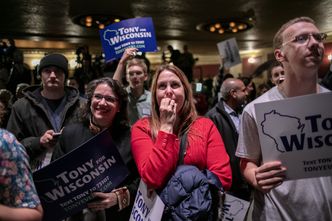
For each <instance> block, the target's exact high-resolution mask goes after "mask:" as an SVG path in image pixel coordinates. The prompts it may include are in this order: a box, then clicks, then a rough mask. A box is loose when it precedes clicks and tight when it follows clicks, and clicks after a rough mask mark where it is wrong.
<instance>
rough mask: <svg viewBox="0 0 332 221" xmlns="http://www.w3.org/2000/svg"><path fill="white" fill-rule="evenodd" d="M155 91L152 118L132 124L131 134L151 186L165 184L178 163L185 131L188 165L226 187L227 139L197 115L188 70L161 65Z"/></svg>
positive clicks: (141, 171) (228, 179)
mask: <svg viewBox="0 0 332 221" xmlns="http://www.w3.org/2000/svg"><path fill="white" fill-rule="evenodd" d="M151 95H152V96H151V99H152V105H151V106H152V116H151V117H148V118H142V119H140V120H138V121H137V122H136V124H134V125H133V127H132V138H131V145H132V153H133V157H134V159H135V162H136V165H137V167H138V172H139V174H140V176H141V178H142V179H143V181H144V182H145V183H146V184H147V186H148V187H150V188H154V189H160V188H162V187H164V186H165V184H166V183H167V181H168V180H169V178H170V177H171V175H172V174H173V173H174V172H175V170H176V167H177V162H178V158H179V147H180V139H181V135H182V134H184V133H185V132H187V134H188V135H187V145H186V150H185V156H184V164H185V165H194V166H196V167H197V168H199V169H200V170H203V169H208V170H210V171H211V172H213V173H214V174H215V175H216V176H218V178H219V180H220V181H221V183H222V185H223V188H224V189H225V190H228V189H229V188H230V186H231V182H232V175H231V168H230V164H229V157H228V155H227V153H226V150H225V147H224V142H223V140H222V138H221V136H220V133H219V132H218V130H217V128H216V127H215V125H214V124H213V122H212V121H211V120H210V119H207V118H203V117H198V116H197V114H196V110H195V105H194V100H193V93H192V90H191V85H190V84H189V82H188V80H187V78H186V77H185V75H184V73H183V72H182V71H181V70H180V69H179V68H177V67H176V66H174V65H168V64H167V65H162V66H160V67H159V69H158V70H157V71H156V74H155V75H154V77H153V81H152V86H151Z"/></svg>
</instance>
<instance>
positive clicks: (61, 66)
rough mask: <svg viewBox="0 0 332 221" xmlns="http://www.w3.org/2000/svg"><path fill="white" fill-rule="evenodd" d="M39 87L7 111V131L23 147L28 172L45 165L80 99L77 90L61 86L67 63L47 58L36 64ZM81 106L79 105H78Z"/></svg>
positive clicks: (75, 117) (30, 89)
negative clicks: (29, 167)
mask: <svg viewBox="0 0 332 221" xmlns="http://www.w3.org/2000/svg"><path fill="white" fill-rule="evenodd" d="M38 74H39V75H41V81H42V85H41V86H39V85H38V86H30V87H28V88H26V89H25V90H24V92H23V94H24V97H23V98H21V99H19V100H17V101H16V102H15V103H14V105H13V107H12V111H11V115H10V117H9V120H8V124H7V129H8V130H9V131H11V132H12V133H13V134H14V135H15V136H16V137H17V139H18V140H19V141H20V142H21V143H22V144H23V145H24V147H25V148H26V150H27V153H28V154H29V157H30V164H31V167H32V170H37V169H40V168H41V167H44V166H46V165H48V164H49V163H50V161H51V158H52V153H53V150H54V148H55V147H56V145H58V143H57V137H56V136H58V135H57V134H59V133H61V130H62V128H63V127H65V126H66V125H68V124H70V123H73V122H75V121H77V120H78V112H79V108H80V98H79V92H78V90H77V89H75V88H72V87H66V86H65V79H66V77H67V76H68V60H67V58H66V57H65V56H63V55H62V54H49V55H46V56H45V57H43V58H42V59H41V61H40V64H39V69H38ZM82 102H83V101H82Z"/></svg>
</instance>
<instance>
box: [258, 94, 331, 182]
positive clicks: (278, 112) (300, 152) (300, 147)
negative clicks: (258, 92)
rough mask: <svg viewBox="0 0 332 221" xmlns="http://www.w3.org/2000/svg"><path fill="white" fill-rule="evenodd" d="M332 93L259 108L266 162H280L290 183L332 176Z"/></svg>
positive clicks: (302, 97) (288, 100)
mask: <svg viewBox="0 0 332 221" xmlns="http://www.w3.org/2000/svg"><path fill="white" fill-rule="evenodd" d="M331 101H332V93H331V92H328V93H321V94H312V95H305V96H300V97H294V98H288V99H284V100H279V101H271V102H266V103H259V104H255V110H256V118H257V127H258V132H259V139H260V144H261V148H262V157H263V162H268V161H274V160H280V161H281V162H282V164H283V165H284V166H285V167H286V168H287V173H286V178H287V179H301V178H309V177H321V176H331V175H332V112H331V110H332V102H331Z"/></svg>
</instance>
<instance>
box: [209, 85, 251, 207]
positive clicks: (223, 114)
mask: <svg viewBox="0 0 332 221" xmlns="http://www.w3.org/2000/svg"><path fill="white" fill-rule="evenodd" d="M220 93H221V99H220V100H219V102H218V103H217V104H216V105H215V106H214V107H213V108H212V109H211V110H210V111H209V112H208V113H207V114H206V116H207V117H209V118H210V119H211V120H212V121H213V122H214V124H215V125H216V126H217V128H218V130H219V133H220V135H221V137H222V139H223V141H224V144H225V148H226V151H227V153H228V155H229V158H230V163H231V167H232V178H233V179H232V187H231V189H230V193H231V194H232V195H234V196H236V197H238V198H241V199H244V200H247V201H249V199H250V189H249V186H248V184H247V182H246V181H245V180H244V179H243V177H242V174H241V171H240V159H239V158H238V157H236V156H235V151H236V146H237V140H238V136H239V134H238V130H239V125H240V115H241V112H242V108H243V106H244V104H245V103H246V96H247V90H246V86H245V85H244V83H243V82H242V81H241V80H240V79H236V78H227V79H226V80H225V81H224V82H223V83H222V85H221V88H220Z"/></svg>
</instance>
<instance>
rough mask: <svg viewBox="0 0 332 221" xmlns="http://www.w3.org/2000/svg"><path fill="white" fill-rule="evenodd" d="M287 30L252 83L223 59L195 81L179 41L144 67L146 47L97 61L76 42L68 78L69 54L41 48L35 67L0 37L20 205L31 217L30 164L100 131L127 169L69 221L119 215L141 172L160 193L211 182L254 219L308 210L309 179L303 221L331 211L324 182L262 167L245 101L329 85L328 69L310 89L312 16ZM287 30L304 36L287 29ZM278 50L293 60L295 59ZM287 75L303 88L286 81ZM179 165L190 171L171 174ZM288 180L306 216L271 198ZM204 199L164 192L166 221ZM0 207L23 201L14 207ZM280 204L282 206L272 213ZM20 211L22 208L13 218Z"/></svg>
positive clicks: (317, 46) (124, 213) (318, 54)
mask: <svg viewBox="0 0 332 221" xmlns="http://www.w3.org/2000/svg"><path fill="white" fill-rule="evenodd" d="M292 22H293V23H292ZM287 25H288V26H287ZM287 25H286V26H285V27H284V26H283V28H281V30H280V31H279V32H278V33H277V34H276V37H275V39H274V47H275V55H276V59H275V60H273V61H271V62H270V65H269V68H268V70H267V73H268V78H267V81H266V82H263V84H261V85H258V86H257V87H256V85H255V83H254V80H253V78H252V77H247V76H239V77H234V75H232V74H231V73H230V70H229V69H228V68H227V67H225V66H224V63H223V59H221V65H220V70H219V72H218V73H216V76H215V79H206V80H204V81H203V80H202V79H201V81H200V82H197V81H194V76H193V68H194V66H195V62H196V59H194V57H193V54H192V53H191V52H189V50H188V46H184V47H183V52H180V51H179V50H177V49H174V48H173V47H172V46H171V45H169V46H167V50H168V51H169V53H168V54H169V56H167V55H166V54H163V56H162V65H160V66H159V67H158V68H157V69H156V71H155V73H154V71H153V70H151V66H150V62H149V60H148V59H147V58H146V56H145V54H144V53H143V54H140V55H138V53H137V52H138V50H137V49H136V48H127V49H126V50H125V51H124V53H123V55H122V57H121V59H119V60H117V61H113V62H109V63H107V64H104V63H103V62H102V61H103V59H102V57H101V56H96V57H95V58H94V59H92V55H91V54H90V52H89V48H88V46H86V45H85V46H82V47H79V48H78V49H77V51H76V54H77V61H76V62H77V64H78V66H77V67H76V68H75V70H74V72H73V73H72V74H71V76H69V75H70V73H69V69H68V60H67V58H66V57H65V56H63V55H62V54H58V53H50V54H48V55H45V56H44V57H43V58H42V59H41V61H40V64H39V66H38V67H37V69H36V70H35V72H33V71H31V70H30V69H29V68H28V66H27V65H26V64H24V60H23V54H22V52H21V51H20V50H19V49H17V48H16V47H15V42H14V41H13V40H10V41H9V42H10V45H9V46H8V45H5V44H4V43H2V45H1V54H0V55H1V70H0V71H1V79H0V80H1V82H0V83H1V85H0V86H1V88H0V124H1V125H0V126H1V128H7V129H8V131H10V132H11V133H13V134H14V135H15V136H13V135H12V134H11V133H8V132H6V131H4V130H1V131H0V132H1V133H0V136H1V137H3V139H4V143H5V144H6V145H5V147H6V148H7V149H6V151H8V146H13V147H12V148H16V149H18V151H16V152H19V157H17V158H19V159H17V162H18V165H20V167H21V169H22V171H23V172H24V173H26V174H27V175H28V176H27V177H25V179H26V180H25V181H24V182H26V183H28V184H29V185H32V186H31V187H29V189H31V192H30V193H29V194H26V195H29V196H27V197H26V198H28V199H27V200H28V201H29V200H30V201H31V206H30V208H34V209H35V210H34V211H33V214H32V213H31V214H32V215H31V217H34V218H36V219H38V218H40V217H41V213H42V210H41V208H40V201H39V199H38V196H37V194H36V190H35V188H34V186H33V184H31V183H32V178H31V174H30V173H29V172H30V168H31V169H32V170H34V171H35V170H38V169H40V168H42V167H44V166H46V165H48V164H50V163H51V162H52V161H53V160H55V159H57V158H59V157H61V156H63V155H64V154H66V153H68V152H70V151H71V150H72V149H73V148H74V147H76V146H79V145H80V144H81V143H83V142H84V141H86V140H88V139H89V138H91V137H93V136H94V135H96V134H98V133H99V132H100V131H102V130H104V129H106V130H109V133H110V134H111V136H112V138H113V139H114V140H115V143H116V144H117V148H118V151H119V152H120V155H121V157H122V158H123V160H124V161H125V163H126V165H127V167H128V168H130V171H131V176H129V177H128V178H127V179H126V180H125V181H124V182H123V183H122V184H121V185H120V186H119V187H117V188H116V189H114V190H113V191H111V192H107V193H104V192H95V193H93V195H94V197H95V198H96V200H97V201H94V202H90V203H88V208H89V209H85V210H83V211H81V212H79V213H78V214H75V215H74V216H72V217H70V218H69V220H91V221H93V220H100V221H104V220H111V217H112V216H114V214H117V215H118V217H121V219H123V220H128V218H129V216H130V211H131V206H132V205H133V199H134V196H135V192H136V191H137V187H138V181H139V178H142V179H143V180H144V181H145V182H146V184H147V185H148V186H149V187H150V188H153V189H156V190H159V191H161V192H163V191H166V192H167V191H171V192H181V189H183V186H186V187H187V186H188V185H189V183H190V182H189V181H188V180H186V179H184V178H183V177H182V176H186V178H187V177H190V180H195V181H196V180H199V181H198V182H197V183H190V185H193V186H196V185H198V186H199V187H201V188H203V184H202V183H204V182H205V183H207V182H211V181H216V182H215V183H214V185H215V186H217V187H218V188H219V189H221V187H222V188H223V190H224V191H227V192H228V193H230V194H233V195H234V196H237V197H239V198H241V199H244V200H247V201H249V200H252V199H253V197H254V198H255V202H254V204H255V205H254V206H253V207H254V208H253V214H254V215H253V219H257V218H258V219H262V220H264V219H265V220H270V219H272V220H279V219H280V220H282V219H286V220H292V219H293V218H294V217H302V215H303V217H308V216H309V215H310V214H309V213H310V212H309V210H310V209H309V208H308V203H307V202H308V198H306V196H304V194H303V190H311V191H313V188H312V186H311V184H314V185H316V187H317V188H318V190H316V191H318V192H319V193H320V194H322V198H324V197H326V199H325V202H324V203H325V204H324V205H325V208H324V212H322V213H319V214H318V212H317V211H318V210H321V209H322V208H320V207H319V206H322V199H321V198H319V197H318V196H314V198H315V203H314V204H313V205H312V210H317V211H316V212H314V214H315V216H312V217H313V218H315V217H321V218H323V219H324V218H326V217H330V218H331V214H332V211H331V207H329V206H330V205H331V203H332V202H331V197H328V196H326V195H324V194H326V193H327V192H326V190H331V189H330V188H331V178H330V177H327V178H314V179H311V180H309V181H308V183H309V184H310V185H307V186H306V184H305V183H304V182H303V180H302V181H301V180H300V181H289V182H288V183H286V184H284V183H283V181H284V178H285V171H286V170H287V169H286V168H284V167H283V166H282V165H281V163H280V162H276V161H274V162H268V163H263V162H261V149H260V148H261V147H260V144H259V139H258V137H257V128H256V127H254V125H255V116H254V114H253V113H254V106H253V103H257V102H264V101H269V100H282V99H285V98H286V97H293V96H299V95H304V94H310V93H316V92H317V93H321V92H327V91H328V90H327V89H325V88H324V87H326V88H329V89H331V71H330V72H329V73H327V74H326V75H325V77H324V79H323V80H322V81H321V84H322V85H323V86H324V87H322V86H318V87H317V85H316V84H317V83H318V82H316V80H317V70H318V67H319V64H320V62H321V59H322V53H323V50H324V47H323V40H324V39H325V37H326V35H324V33H319V32H318V29H317V28H316V27H315V25H314V22H313V21H312V20H311V19H309V18H306V17H305V18H298V19H295V20H292V21H291V22H290V23H287ZM297 26H299V27H301V28H303V30H305V31H307V32H305V33H304V32H303V33H302V31H301V30H302V29H296V30H295V28H294V27H297ZM293 29H294V30H293ZM290 30H291V31H293V32H296V31H297V32H299V36H300V37H298V36H295V37H294V38H293V39H290V40H288V41H284V40H283V37H285V36H283V33H284V32H285V33H288V32H290ZM293 32H291V33H293ZM287 36H288V35H287ZM287 36H286V37H287ZM280 39H281V40H280ZM304 43H306V46H304ZM290 44H294V45H295V46H296V47H299V48H297V50H299V55H298V56H299V57H301V56H302V54H301V52H302V51H301V50H304V49H303V48H307V50H309V51H311V55H312V57H314V58H312V61H311V60H310V62H312V63H313V64H312V66H311V67H306V66H305V65H307V63H310V62H307V63H304V65H302V66H301V65H294V64H296V62H300V61H298V60H296V59H295V58H294V57H296V56H295V55H294V54H293V51H292V50H295V49H294V48H293V47H291V46H289V45H290ZM295 46H294V47H295ZM285 54H286V55H285ZM286 57H287V58H290V59H294V60H292V62H293V63H290V62H289V60H288V59H286ZM302 72H303V73H308V74H311V75H310V76H311V80H312V82H311V81H310V82H309V81H306V79H307V78H305V79H304V78H303V76H302V74H303V73H302ZM33 73H34V74H33ZM294 76H297V77H298V78H297V79H301V83H303V85H306V86H308V87H307V88H309V89H310V90H309V89H308V90H306V91H304V90H303V88H302V89H301V88H299V87H298V86H299V85H296V86H294V82H295V80H294V79H295V77H294ZM316 88H317V89H316ZM311 89H312V90H311ZM316 90H318V91H316ZM255 128H256V129H255ZM249 129H250V130H249ZM59 134H61V136H60V138H59V137H58V135H59ZM15 137H16V138H15ZM253 137H254V138H253ZM16 139H17V140H16ZM22 145H23V146H22ZM183 148H184V150H183ZM1 151H3V150H1ZM182 151H183V152H182ZM179 153H180V154H179ZM181 153H182V155H181ZM27 155H28V156H29V162H27V159H28V157H27ZM182 164H183V165H185V166H188V167H186V170H181V171H180V169H181V168H183V167H179V165H182ZM178 169H179V170H178ZM179 171H180V172H179ZM201 171H207V172H204V173H202V172H201ZM184 173H185V175H183V174H184ZM202 174H203V175H202ZM271 174H272V175H271ZM173 179H175V180H181V182H180V185H182V187H179V186H175V184H174V183H172V182H173ZM187 179H188V178H187ZM296 185H300V186H301V189H296V188H295V190H294V191H296V193H298V194H297V195H296V196H294V195H292V196H290V199H289V201H290V202H292V203H296V200H298V199H303V202H304V205H305V208H306V209H308V211H304V212H302V213H301V214H297V213H296V210H294V209H293V207H292V206H291V205H293V204H290V205H288V204H287V205H286V204H285V205H279V204H278V205H276V204H273V203H274V202H279V201H280V199H284V196H283V195H282V194H283V191H286V192H287V191H290V190H292V188H293V187H294V186H296ZM278 186H280V187H281V188H279V187H278ZM8 188H9V187H8ZM21 188H22V187H21ZM204 188H205V187H204ZM204 188H203V189H204ZM1 189H2V187H0V192H1ZM203 189H200V191H203ZM6 191H7V192H6V194H7V196H8V190H6ZM13 191H16V193H17V192H19V191H20V190H19V189H16V190H13ZM25 192H27V190H25ZM308 192H309V191H308ZM252 193H254V195H252ZM207 194H210V193H207ZM23 195H24V194H23ZM26 195H24V196H26ZM166 195H167V194H166ZM327 195H330V194H328V193H327ZM161 196H163V194H161ZM1 197H2V196H1ZM20 197H22V198H23V196H20ZM188 197H190V196H188ZM288 197H289V196H288ZM212 198H213V197H211V196H206V195H205V194H204V196H202V197H196V198H194V197H192V198H189V199H190V200H188V201H186V202H184V201H178V202H175V203H174V202H169V201H168V198H167V199H164V200H165V201H164V202H165V203H167V206H169V207H170V208H172V209H171V210H170V211H168V212H169V213H168V214H166V215H165V217H164V219H165V220H177V219H178V217H181V216H182V215H183V214H182V212H183V211H182V210H181V208H183V207H194V205H195V203H197V201H198V200H202V203H205V202H206V201H209V202H213V199H212ZM32 199H33V200H32ZM22 200H23V199H22ZM175 200H176V199H175ZM264 200H265V201H264ZM269 200H270V201H269ZM170 201H172V200H170ZM323 201H324V200H323ZM200 202H201V201H200ZM262 202H265V203H266V204H269V205H268V206H266V205H265V204H264V203H262ZM2 203H3V202H2V201H1V204H2ZM6 203H7V204H8V205H10V204H13V205H14V206H17V205H18V206H19V207H20V206H21V204H20V203H17V202H7V201H6ZM297 203H299V202H297ZM1 204H0V208H1V206H2V205H1ZM326 204H328V205H329V206H326ZM179 205H181V206H179ZM200 205H201V204H200ZM288 207H291V209H290V210H288ZM271 208H273V209H271ZM278 208H281V210H280V211H278V212H276V209H278ZM197 209H198V210H199V209H201V208H197ZM310 211H311V210H310ZM25 212H27V211H25V210H23V211H22V214H24V213H25ZM26 214H28V212H27V213H26ZM0 215H1V212H0ZM215 215H216V214H215V213H214V211H212V209H211V208H207V209H206V210H204V211H203V212H197V213H190V214H187V218H188V217H191V216H192V218H194V217H195V218H197V217H199V218H200V219H201V220H206V219H209V220H211V219H212V216H215ZM271 217H272V218H271ZM27 220H28V219H27ZM32 220H33V218H32Z"/></svg>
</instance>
